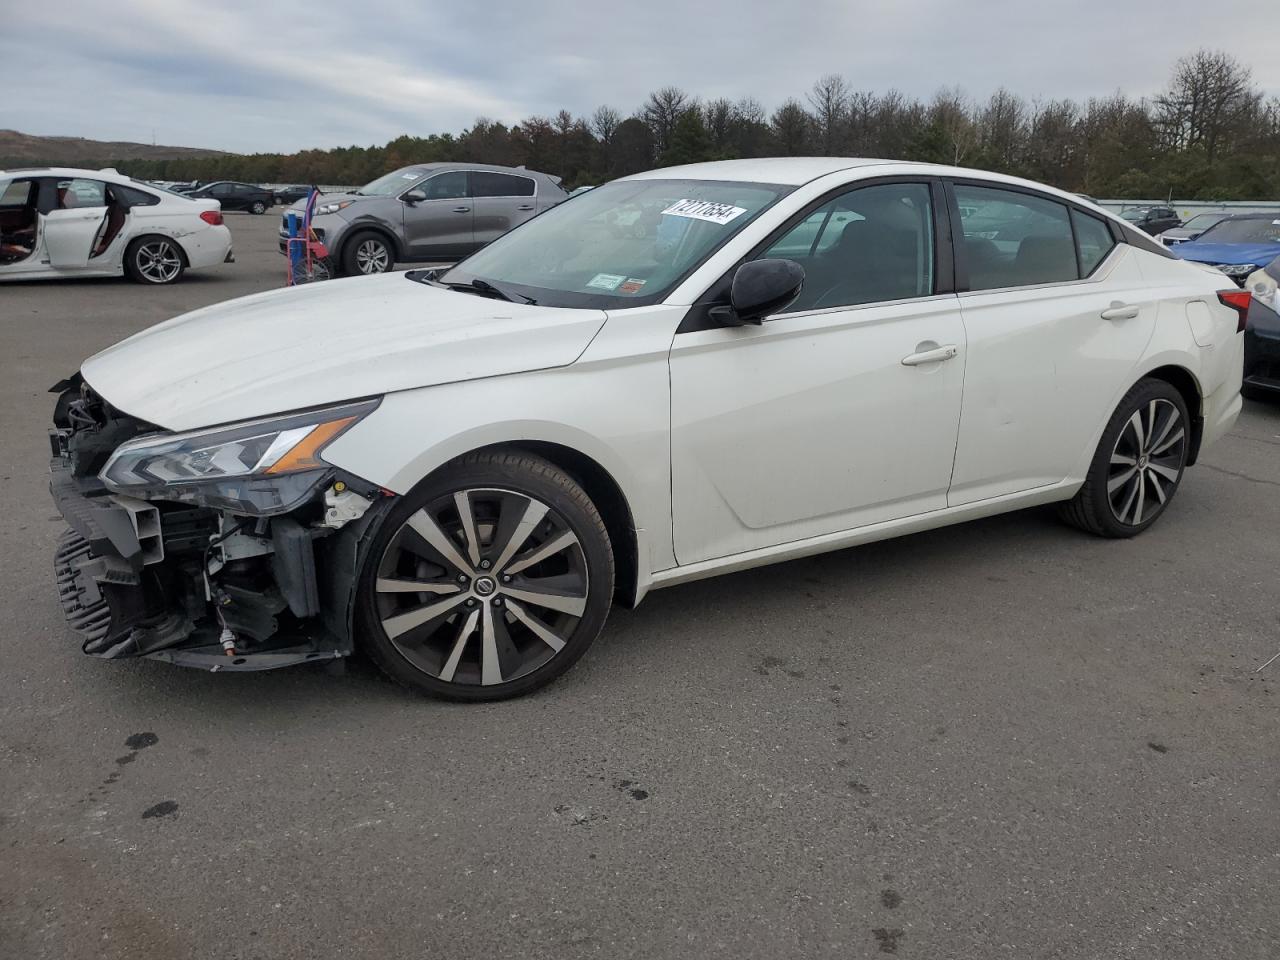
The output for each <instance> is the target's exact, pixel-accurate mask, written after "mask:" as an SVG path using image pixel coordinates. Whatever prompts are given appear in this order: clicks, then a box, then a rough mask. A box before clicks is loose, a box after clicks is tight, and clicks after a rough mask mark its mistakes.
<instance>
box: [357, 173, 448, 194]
mask: <svg viewBox="0 0 1280 960" xmlns="http://www.w3.org/2000/svg"><path fill="white" fill-rule="evenodd" d="M429 172H430V171H429V170H420V169H417V168H414V167H402V168H401V169H399V170H392V171H391V172H390V173H386V174H383V175H382V176H380V177H379V178H378V179H377V180H370V181H369V182H368V183H366V184H365V185H364V186H363V187H361V188H360V189H359V190H357V191H355V195H356V196H357V197H396V196H399V195H400V194H402V193H404V192H405V191H406V190H408V189H409V188H410V187H412V186H413V185H414V184H416V183H418V182H420V181H421V180H422V178H423V177H425V176H426V175H427V174H428V173H429Z"/></svg>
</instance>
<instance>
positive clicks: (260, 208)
mask: <svg viewBox="0 0 1280 960" xmlns="http://www.w3.org/2000/svg"><path fill="white" fill-rule="evenodd" d="M249 212H250V213H252V214H256V215H258V216H261V215H262V214H264V213H266V212H267V205H266V204H265V203H263V202H262V201H261V200H255V201H253V206H251V207H250V208H249Z"/></svg>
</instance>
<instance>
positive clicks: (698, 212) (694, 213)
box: [662, 200, 747, 226]
mask: <svg viewBox="0 0 1280 960" xmlns="http://www.w3.org/2000/svg"><path fill="white" fill-rule="evenodd" d="M662 212H663V213H664V214H667V215H669V216H672V217H688V218H689V219H690V220H706V221H707V222H708V223H718V224H721V225H722V226H723V225H724V224H726V223H728V222H729V221H730V220H733V219H735V218H737V217H740V216H742V215H743V214H744V213H746V212H747V209H746V207H735V206H734V205H733V204H731V203H716V202H715V201H713V200H677V201H676V202H675V203H673V204H672V205H671V206H669V207H667V209H665V210H663V211H662Z"/></svg>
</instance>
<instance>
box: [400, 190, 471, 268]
mask: <svg viewBox="0 0 1280 960" xmlns="http://www.w3.org/2000/svg"><path fill="white" fill-rule="evenodd" d="M468 177H469V175H468V173H467V171H465V170H447V171H445V172H444V173H437V174H436V175H435V176H433V177H428V178H427V179H426V180H423V181H421V182H420V183H418V184H416V185H415V186H414V188H413V189H414V190H415V191H421V192H422V193H423V194H425V195H426V199H425V200H412V199H405V198H404V196H401V198H400V202H401V204H402V205H403V207H404V211H403V213H404V237H405V244H406V246H407V248H408V251H409V259H411V260H418V261H422V260H435V259H442V260H448V259H457V258H459V257H462V256H464V255H465V254H467V253H470V252H471V251H472V250H473V249H474V248H475V241H474V239H473V237H474V230H473V228H472V221H473V216H474V209H473V205H472V200H471V188H470V184H469V182H468Z"/></svg>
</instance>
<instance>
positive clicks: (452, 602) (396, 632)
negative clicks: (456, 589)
mask: <svg viewBox="0 0 1280 960" xmlns="http://www.w3.org/2000/svg"><path fill="white" fill-rule="evenodd" d="M464 599H466V598H465V597H463V596H462V595H461V594H459V595H458V596H456V597H450V598H449V599H448V600H439V601H437V602H435V603H429V604H427V605H426V606H425V607H418V608H417V609H416V610H410V611H409V612H408V613H401V614H397V615H396V616H394V617H388V618H387V619H385V620H383V621H382V629H383V630H385V631H387V636H388V637H390V638H391V639H392V640H394V639H395V638H396V637H399V636H401V635H402V634H405V633H408V632H409V631H410V630H412V629H413V628H414V627H421V626H425V625H426V624H429V623H431V621H433V620H439V619H440V618H442V617H446V616H448V615H449V613H450V612H451V611H452V610H453V608H454V607H456V606H458V604H460V603H462V601H463V600H464Z"/></svg>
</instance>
